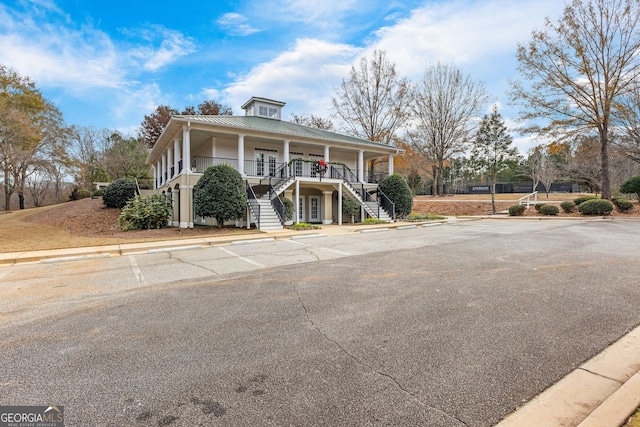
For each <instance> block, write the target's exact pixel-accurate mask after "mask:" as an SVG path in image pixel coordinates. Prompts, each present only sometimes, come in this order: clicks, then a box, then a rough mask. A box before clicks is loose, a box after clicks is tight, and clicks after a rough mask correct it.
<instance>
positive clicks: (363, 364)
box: [291, 284, 468, 426]
mask: <svg viewBox="0 0 640 427" xmlns="http://www.w3.org/2000/svg"><path fill="white" fill-rule="evenodd" d="M291 286H292V288H293V292H294V293H295V295H296V297H297V298H298V302H299V303H300V306H301V307H302V311H303V312H304V316H305V318H306V319H307V322H309V324H310V325H311V328H312V329H313V330H314V331H316V332H317V333H318V334H320V336H322V337H323V338H324V339H325V340H327V341H328V342H330V343H332V344H333V345H335V346H336V347H337V348H338V349H340V351H341V352H342V353H344V354H345V355H347V356H348V357H349V358H351V359H352V360H353V361H354V362H356V364H358V365H360V366H364V367H365V368H367V369H369V371H371V372H373V373H375V374H377V375H379V376H381V377H384V378H386V379H389V380H391V381H392V382H393V383H394V384H395V385H396V387H398V388H399V389H400V390H401V391H402V392H404V393H406V394H408V395H409V396H411V397H412V398H413V400H414V401H416V402H417V403H418V404H420V405H422V406H424V407H426V408H429V409H431V410H433V411H435V412H438V413H440V414H442V415H444V416H445V417H450V418H453V419H455V420H456V421H458V422H459V423H461V424H462V425H464V426H468V424H467V423H465V422H464V421H462V420H461V419H460V418H458V417H457V416H455V415H453V414H449V413H447V412H445V411H443V410H442V409H439V408H435V407H433V406H431V405H427V404H426V403H424V402H423V401H422V400H420V399H419V398H418V395H417V393H414V392H412V391H411V390H409V389H407V388H406V387H404V386H403V385H402V384H401V383H400V381H398V379H397V378H395V377H394V376H393V375H390V374H387V373H385V372H382V371H379V370H377V369H375V368H374V367H373V366H371V365H369V364H367V363H365V362H364V361H362V360H360V359H358V358H357V357H356V356H354V355H353V354H351V353H350V352H349V351H348V350H347V349H346V348H344V347H343V346H342V345H341V344H340V343H339V342H337V341H335V340H333V339H331V338H329V336H328V335H327V334H325V333H324V332H323V331H322V330H321V329H320V327H319V326H318V325H316V324H315V322H314V321H313V319H311V316H309V311H308V310H307V306H306V305H305V304H304V301H303V300H302V297H301V296H300V293H299V292H298V288H297V287H296V285H295V284H292V285H291Z"/></svg>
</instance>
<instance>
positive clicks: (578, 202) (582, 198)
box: [573, 196, 597, 206]
mask: <svg viewBox="0 0 640 427" xmlns="http://www.w3.org/2000/svg"><path fill="white" fill-rule="evenodd" d="M593 199H597V197H596V196H580V197H578V198H575V199H573V203H575V204H576V206H580V205H581V204H582V203H584V202H586V201H587V200H593Z"/></svg>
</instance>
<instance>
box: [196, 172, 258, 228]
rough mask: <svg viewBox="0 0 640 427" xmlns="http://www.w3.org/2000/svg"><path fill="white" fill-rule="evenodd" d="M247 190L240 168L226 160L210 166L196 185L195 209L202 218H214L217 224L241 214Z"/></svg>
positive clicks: (244, 208) (244, 209) (219, 226)
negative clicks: (224, 162) (235, 167)
mask: <svg viewBox="0 0 640 427" xmlns="http://www.w3.org/2000/svg"><path fill="white" fill-rule="evenodd" d="M246 208H247V193H246V188H245V184H244V181H243V180H242V176H241V175H240V172H238V171H237V170H235V169H234V168H233V167H232V166H230V165H227V164H220V165H216V166H211V167H209V168H207V169H206V170H205V171H204V173H203V174H202V176H201V177H200V179H199V180H198V182H197V183H196V185H195V186H194V187H193V210H194V212H195V214H196V215H198V216H201V217H203V218H207V217H210V218H215V220H216V223H217V226H218V228H222V227H223V226H224V222H225V221H228V220H233V219H238V218H242V217H243V216H244V213H245V211H246Z"/></svg>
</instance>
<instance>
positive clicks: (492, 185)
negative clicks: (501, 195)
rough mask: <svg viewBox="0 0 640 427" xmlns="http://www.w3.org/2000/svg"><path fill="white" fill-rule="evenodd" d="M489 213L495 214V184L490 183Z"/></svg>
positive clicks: (493, 182)
mask: <svg viewBox="0 0 640 427" xmlns="http://www.w3.org/2000/svg"><path fill="white" fill-rule="evenodd" d="M491 213H492V214H495V213H496V182H495V181H492V182H491Z"/></svg>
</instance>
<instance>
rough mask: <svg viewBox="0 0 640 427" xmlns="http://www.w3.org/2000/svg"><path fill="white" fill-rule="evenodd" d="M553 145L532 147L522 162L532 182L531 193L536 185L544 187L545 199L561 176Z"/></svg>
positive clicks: (558, 158) (557, 155) (558, 156)
mask: <svg viewBox="0 0 640 427" xmlns="http://www.w3.org/2000/svg"><path fill="white" fill-rule="evenodd" d="M554 146H555V145H552V144H550V145H546V144H541V145H537V146H535V147H533V148H532V149H531V150H530V151H529V155H528V156H527V159H526V160H525V162H524V169H525V173H526V174H527V175H528V176H529V178H531V180H532V181H533V191H536V188H537V187H538V184H542V186H543V187H544V190H545V193H546V195H547V198H549V192H550V191H551V184H553V183H554V182H555V181H556V180H557V179H558V178H559V177H560V176H561V174H562V169H561V165H560V161H559V160H560V155H559V154H556V153H554V152H553V151H552V147H554Z"/></svg>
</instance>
